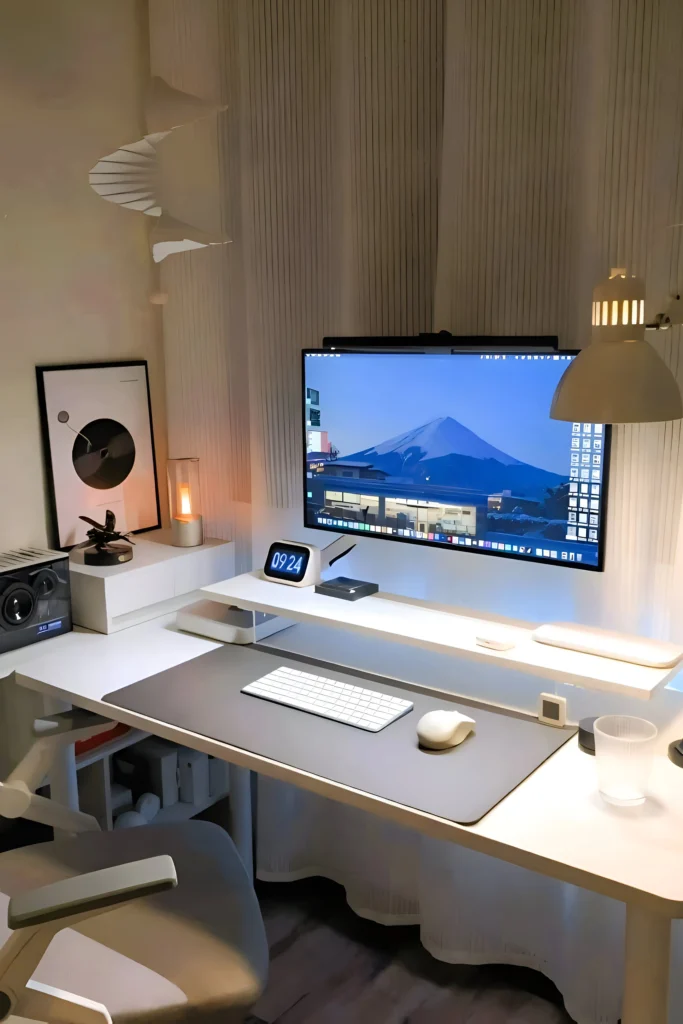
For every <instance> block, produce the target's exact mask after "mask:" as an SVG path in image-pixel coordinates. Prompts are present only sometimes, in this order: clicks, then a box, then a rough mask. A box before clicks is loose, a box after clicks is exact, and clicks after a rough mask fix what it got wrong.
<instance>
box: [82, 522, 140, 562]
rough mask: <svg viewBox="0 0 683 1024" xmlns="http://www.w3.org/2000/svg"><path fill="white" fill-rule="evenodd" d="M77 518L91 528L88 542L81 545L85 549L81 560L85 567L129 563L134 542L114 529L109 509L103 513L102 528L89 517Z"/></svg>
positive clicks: (114, 525) (127, 535) (114, 523)
mask: <svg viewBox="0 0 683 1024" xmlns="http://www.w3.org/2000/svg"><path fill="white" fill-rule="evenodd" d="M78 518H79V519H82V520H83V522H84V523H89V524H90V526H91V527H92V529H91V530H88V542H87V543H86V544H84V545H82V546H83V547H84V548H85V550H84V552H83V560H84V562H85V564H86V565H119V564H120V563H122V562H130V560H131V558H132V557H133V547H132V545H133V544H134V542H133V541H132V540H131V539H130V536H129V534H127V533H121V531H120V530H117V529H116V516H115V515H114V513H113V512H112V511H111V509H107V511H106V513H105V517H104V526H101V525H100V523H96V522H95V520H94V519H91V518H90V517H89V516H79V517H78Z"/></svg>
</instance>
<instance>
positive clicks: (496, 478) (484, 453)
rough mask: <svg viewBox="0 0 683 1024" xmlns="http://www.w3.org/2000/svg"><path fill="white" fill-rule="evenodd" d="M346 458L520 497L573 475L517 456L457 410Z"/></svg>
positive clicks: (404, 475)
mask: <svg viewBox="0 0 683 1024" xmlns="http://www.w3.org/2000/svg"><path fill="white" fill-rule="evenodd" d="M343 458H344V459H348V460H354V461H360V462H371V463H372V465H373V466H374V467H375V469H381V470H383V471H384V472H385V473H388V474H389V476H390V477H393V478H399V479H402V480H405V481H406V482H408V481H410V482H411V483H412V484H413V485H420V484H424V483H429V484H431V485H434V486H442V487H461V488H467V489H471V490H475V491H481V492H483V493H488V494H496V493H497V492H499V491H506V490H508V491H511V492H512V494H513V495H518V496H519V497H541V496H542V495H544V494H545V492H546V491H547V490H548V489H549V488H555V487H557V486H558V485H559V484H562V483H564V482H566V479H567V477H566V476H562V475H560V474H559V473H551V472H549V471H548V470H545V469H539V468H538V467H537V466H531V465H529V464H528V463H526V462H520V461H519V459H514V458H513V457H512V456H511V455H507V454H506V453H505V452H502V451H500V450H499V449H498V448H494V447H493V445H490V444H488V443H487V442H486V441H484V440H483V439H482V438H481V437H479V436H478V435H477V434H475V433H474V432H473V431H472V430H469V429H468V428H467V427H465V426H463V424H462V423H458V421H457V420H454V419H453V418H452V417H451V416H440V417H439V418H438V419H435V420H431V421H430V422H429V423H425V424H423V425H422V426H420V427H415V428H414V429H413V430H409V431H408V432H407V433H405V434H400V435H399V436H397V437H392V438H389V440H388V441H383V442H382V444H378V445H374V446H373V447H372V448H365V449H363V451H359V452H353V453H352V454H350V455H344V456H343Z"/></svg>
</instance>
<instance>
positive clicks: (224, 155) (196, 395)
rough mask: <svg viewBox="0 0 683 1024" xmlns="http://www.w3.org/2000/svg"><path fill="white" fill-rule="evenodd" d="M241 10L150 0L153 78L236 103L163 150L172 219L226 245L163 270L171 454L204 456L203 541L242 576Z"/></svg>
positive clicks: (247, 507) (247, 526) (247, 489)
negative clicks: (225, 545)
mask: <svg viewBox="0 0 683 1024" xmlns="http://www.w3.org/2000/svg"><path fill="white" fill-rule="evenodd" d="M235 16H236V10H235V5H234V4H225V3H223V2H221V0H191V2H190V0H150V4H149V17H150V54H151V71H152V73H153V74H156V75H160V76H161V77H162V78H164V79H165V80H166V81H167V82H168V83H169V84H170V85H172V86H174V87H175V88H178V89H182V90H184V91H186V92H189V93H192V94H194V95H197V96H201V97H204V98H206V99H209V100H214V101H216V102H222V103H227V104H229V106H228V110H227V111H226V112H224V113H221V114H218V115H217V116H214V117H209V118H206V119H203V120H201V121H199V122H197V123H195V124H190V125H187V126H185V127H183V128H179V129H177V130H176V131H175V132H174V133H173V134H172V135H171V136H170V137H169V138H168V141H167V140H164V142H165V143H166V146H165V147H164V146H163V145H162V147H161V156H162V158H163V160H164V173H163V181H164V185H165V188H164V199H165V202H166V205H167V208H168V210H169V212H170V213H171V214H172V215H173V216H174V217H177V218H178V219H179V220H183V221H185V222H188V223H190V224H195V225H197V226H198V227H201V228H204V229H205V230H209V231H211V230H214V231H216V232H218V231H221V230H222V231H223V232H224V233H225V234H226V236H227V237H229V238H231V239H232V242H231V243H230V244H228V245H225V246H223V245H219V246H210V247H208V248H205V249H201V250H196V251H192V252H188V253H182V254H178V255H174V256H172V257H170V258H168V259H166V260H164V261H163V263H162V264H161V265H160V285H161V289H162V290H163V291H165V292H167V294H168V302H167V304H166V305H165V306H164V353H165V363H166V392H167V403H168V407H169V409H170V415H169V417H168V435H169V453H170V455H171V456H172V457H178V456H188V455H189V456H199V458H200V460H201V461H200V467H201V475H202V489H203V500H204V506H205V508H204V511H205V525H206V531H207V533H208V534H209V535H210V536H214V537H220V538H226V539H233V540H235V542H236V544H237V566H238V569H246V568H248V567H249V565H250V559H251V447H250V432H249V374H248V349H247V334H246V326H245V323H246V320H245V317H246V306H245V297H244V254H243V251H242V248H243V247H242V216H241V208H242V204H241V178H240V173H241V161H240V142H239V140H240V136H241V122H240V105H239V97H240V93H239V82H240V78H239V66H238V65H236V63H235V62H234V60H233V59H232V58H233V57H234V54H233V53H232V52H231V50H230V48H229V47H228V46H226V45H225V43H224V39H228V40H230V39H235V38H236V23H234V22H233V18H234V17H235Z"/></svg>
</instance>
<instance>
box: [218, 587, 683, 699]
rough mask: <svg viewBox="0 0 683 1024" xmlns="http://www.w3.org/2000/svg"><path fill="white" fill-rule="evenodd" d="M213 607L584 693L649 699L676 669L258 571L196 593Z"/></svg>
mask: <svg viewBox="0 0 683 1024" xmlns="http://www.w3.org/2000/svg"><path fill="white" fill-rule="evenodd" d="M202 594H204V595H205V596H206V597H208V598H210V599H211V600H213V601H220V602H222V603H224V604H230V605H237V607H239V608H244V609H247V610H249V611H262V612H268V613H270V614H273V615H282V616H283V617H284V618H287V619H293V620H294V621H296V622H317V623H322V624H324V625H326V626H331V627H334V628H342V629H345V630H352V631H353V632H356V633H363V634H366V635H369V636H375V637H381V638H383V639H385V640H393V641H395V642H396V643H401V644H409V645H410V646H413V647H422V648H424V649H426V650H433V651H442V652H446V653H448V654H453V655H456V656H458V657H461V658H470V659H474V660H476V661H489V662H499V663H500V664H501V665H503V666H504V667H507V668H511V669H517V670H521V671H523V672H526V673H528V674H530V675H535V676H541V677H543V678H544V679H551V680H554V681H555V682H559V683H573V684H575V685H576V686H583V687H584V688H587V689H592V690H603V691H608V692H612V693H619V694H622V695H623V696H627V697H635V698H636V699H638V700H649V699H650V698H651V697H652V696H653V694H654V693H655V691H656V690H658V689H659V688H660V687H662V686H665V685H666V684H667V683H668V682H669V681H670V680H671V679H673V677H674V676H675V675H677V673H678V672H679V671H680V670H681V668H682V667H683V666H682V665H675V666H674V667H673V668H667V669H655V668H646V667H645V666H643V665H631V664H627V663H626V662H623V661H615V660H613V659H612V658H599V657H597V656H596V655H594V654H582V653H581V652H580V651H568V650H564V649H562V648H559V647H549V646H548V645H547V644H541V643H537V642H536V641H535V640H532V638H531V634H532V632H533V630H534V629H535V628H536V625H537V624H536V623H530V622H520V621H519V620H513V619H502V618H500V617H497V616H486V615H483V614H481V615H476V614H475V613H473V612H470V611H467V610H466V609H462V608H449V607H447V606H445V605H437V604H432V603H430V602H428V601H418V600H415V599H411V598H407V597H401V596H399V595H397V594H384V593H381V592H380V593H379V594H374V595H373V596H372V597H366V598H364V599H363V600H362V601H341V600H339V599H338V598H334V597H327V596H325V595H324V594H316V593H315V590H314V588H313V587H284V586H282V585H281V584H278V583H271V582H270V581H269V580H265V579H263V578H262V576H261V573H260V572H253V573H244V574H243V575H242V576H235V577H233V578H232V579H228V580H223V582H221V583H213V584H211V585H210V586H208V587H203V588H202ZM496 625H505V626H506V627H511V628H513V629H514V631H515V633H516V635H517V637H518V640H517V643H516V644H515V646H514V647H513V648H512V649H511V650H509V651H494V650H491V648H487V647H481V646H479V645H478V644H477V643H476V637H477V636H478V635H479V634H481V633H484V634H486V633H490V632H491V630H492V629H495V626H496Z"/></svg>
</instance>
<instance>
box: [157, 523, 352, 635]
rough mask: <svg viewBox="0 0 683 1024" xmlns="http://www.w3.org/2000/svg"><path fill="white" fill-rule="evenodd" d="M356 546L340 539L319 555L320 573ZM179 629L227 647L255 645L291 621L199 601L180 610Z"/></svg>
mask: <svg viewBox="0 0 683 1024" xmlns="http://www.w3.org/2000/svg"><path fill="white" fill-rule="evenodd" d="M355 546H356V542H355V541H353V540H350V538H349V537H346V536H342V537H338V538H337V540H333V541H332V543H331V544H328V545H327V547H325V548H322V550H321V552H320V568H321V570H323V571H324V570H325V569H329V567H330V566H331V565H334V563H335V562H338V561H339V559H340V558H343V557H344V555H348V554H349V552H350V551H353V549H354V548H355ZM176 625H177V627H178V629H182V630H183V631H184V632H186V633H194V634H195V635H198V636H206V637H209V639H211V640H218V641H219V642H220V643H224V644H255V643H257V642H258V641H259V640H265V639H266V637H268V636H272V635H273V633H279V632H280V631H281V630H283V629H289V627H290V626H293V625H294V621H293V620H292V619H287V618H284V617H283V616H282V615H273V614H269V613H267V612H260V611H247V610H246V609H243V608H239V607H238V606H237V605H231V604H224V603H223V602H221V601H210V600H204V601H197V602H196V603H195V604H191V605H188V607H187V608H181V610H180V611H179V612H178V614H177V617H176Z"/></svg>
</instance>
